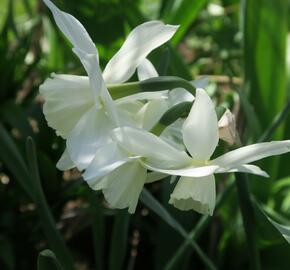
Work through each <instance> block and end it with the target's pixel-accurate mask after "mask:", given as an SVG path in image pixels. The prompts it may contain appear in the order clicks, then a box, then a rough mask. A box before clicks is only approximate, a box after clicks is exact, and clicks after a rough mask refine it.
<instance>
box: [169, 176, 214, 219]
mask: <svg viewBox="0 0 290 270" xmlns="http://www.w3.org/2000/svg"><path fill="white" fill-rule="evenodd" d="M215 201H216V190H215V179H214V176H213V175H209V176H205V177H200V178H193V177H181V178H180V179H179V181H178V182H177V184H176V186H175V189H174V191H173V193H172V194H171V195H170V200H169V203H170V204H173V205H174V206H175V207H176V208H178V209H180V210H185V211H186V210H194V211H197V212H198V213H200V214H204V215H212V214H213V210H214V208H215Z"/></svg>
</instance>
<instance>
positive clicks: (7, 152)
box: [0, 123, 34, 199]
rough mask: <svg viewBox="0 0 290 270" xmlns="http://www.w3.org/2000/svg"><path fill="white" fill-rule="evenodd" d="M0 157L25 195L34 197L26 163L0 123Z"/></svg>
mask: <svg viewBox="0 0 290 270" xmlns="http://www.w3.org/2000/svg"><path fill="white" fill-rule="evenodd" d="M0 145H1V151H0V159H1V160H2V161H3V163H4V164H5V166H6V167H7V168H8V169H9V171H10V172H11V173H12V175H13V176H14V177H15V179H16V180H17V181H18V183H19V184H20V186H21V187H22V188H23V190H25V192H26V193H27V195H28V196H29V197H30V198H31V199H34V192H33V189H32V188H31V180H30V176H29V172H28V170H27V167H26V164H25V162H24V160H23V158H22V156H21V154H20V152H19V150H18V149H17V147H16V145H15V143H14V141H13V140H12V138H11V136H10V135H9V133H8V132H7V131H6V130H5V128H4V127H3V126H2V125H1V123H0Z"/></svg>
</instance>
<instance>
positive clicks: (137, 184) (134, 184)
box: [103, 161, 147, 214]
mask: <svg viewBox="0 0 290 270" xmlns="http://www.w3.org/2000/svg"><path fill="white" fill-rule="evenodd" d="M146 174H147V173H146V169H144V168H143V167H142V166H141V165H140V164H139V162H134V161H133V162H130V163H126V164H124V165H122V166H121V167H119V168H118V169H116V170H115V171H113V172H112V173H111V174H109V175H108V176H107V177H106V178H107V179H106V184H105V187H104V189H103V193H104V196H105V198H106V200H107V202H108V203H109V204H110V205H111V206H112V207H114V208H119V209H123V208H127V207H128V208H129V209H128V211H129V213H131V214H133V213H134V212H135V209H136V206H137V203H138V199H139V196H140V193H141V191H142V188H143V186H144V183H145V181H146Z"/></svg>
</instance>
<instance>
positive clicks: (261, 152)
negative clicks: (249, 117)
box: [210, 140, 290, 169]
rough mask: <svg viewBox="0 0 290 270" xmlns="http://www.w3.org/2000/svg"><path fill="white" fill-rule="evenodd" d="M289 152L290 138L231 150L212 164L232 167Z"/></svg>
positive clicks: (226, 167)
mask: <svg viewBox="0 0 290 270" xmlns="http://www.w3.org/2000/svg"><path fill="white" fill-rule="evenodd" d="M287 152H290V140H287V141H273V142H265V143H257V144H252V145H248V146H245V147H241V148H238V149H236V150H233V151H230V152H228V153H226V154H224V155H222V156H220V157H218V158H216V159H214V160H212V161H211V162H210V164H212V165H218V166H220V167H222V168H225V169H231V168H233V167H237V166H239V165H242V164H247V163H251V162H253V161H256V160H260V159H262V158H265V157H270V156H275V155H281V154H284V153H287Z"/></svg>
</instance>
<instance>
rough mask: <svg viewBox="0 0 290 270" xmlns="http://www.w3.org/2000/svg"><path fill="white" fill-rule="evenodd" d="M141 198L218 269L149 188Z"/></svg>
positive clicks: (205, 260) (203, 258)
mask: <svg viewBox="0 0 290 270" xmlns="http://www.w3.org/2000/svg"><path fill="white" fill-rule="evenodd" d="M140 200H141V201H142V202H143V203H144V204H145V205H146V206H147V207H148V208H149V209H151V210H152V211H153V212H154V213H155V214H157V215H158V216H159V217H160V218H162V219H163V221H165V222H166V223H167V224H168V225H169V226H171V227H172V228H173V229H174V230H176V231H177V232H178V233H179V234H180V235H181V236H183V237H184V239H186V240H187V241H188V242H189V244H190V245H191V246H192V247H193V249H194V250H195V251H196V252H197V254H198V255H199V256H200V258H201V260H203V262H204V263H205V265H206V266H207V267H208V268H209V269H216V267H215V266H214V264H213V262H212V261H211V260H210V258H208V257H207V256H206V254H204V252H203V251H202V250H201V249H200V247H199V246H198V244H197V243H196V242H195V241H194V240H193V239H191V238H190V237H189V235H188V233H187V232H186V231H185V229H184V228H183V227H182V225H181V224H180V223H178V221H177V220H176V219H175V218H174V217H172V216H171V215H170V214H169V213H168V211H167V210H166V209H165V208H164V207H163V206H162V205H161V204H160V203H159V202H158V201H157V200H156V199H155V198H154V197H153V196H152V195H151V194H150V192H149V191H148V190H146V189H145V188H143V190H142V193H141V195H140Z"/></svg>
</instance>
